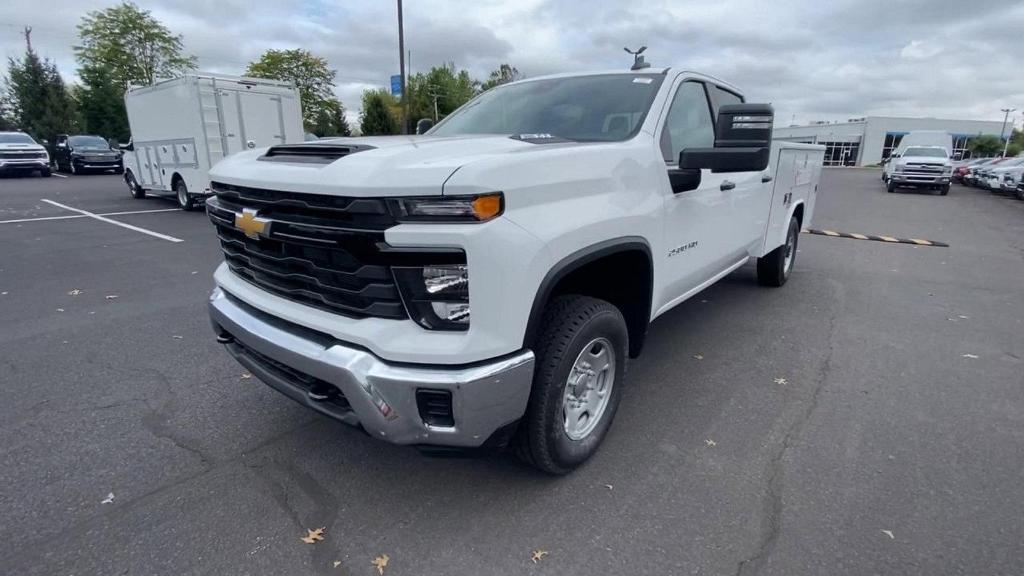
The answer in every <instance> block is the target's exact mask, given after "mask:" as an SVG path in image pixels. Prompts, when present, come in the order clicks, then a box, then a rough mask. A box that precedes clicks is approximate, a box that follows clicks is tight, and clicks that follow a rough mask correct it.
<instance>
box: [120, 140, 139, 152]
mask: <svg viewBox="0 0 1024 576" xmlns="http://www.w3.org/2000/svg"><path fill="white" fill-rule="evenodd" d="M118 149H119V150H121V151H122V152H131V151H132V150H135V146H133V145H132V143H131V142H128V143H127V144H121V145H120V146H118Z"/></svg>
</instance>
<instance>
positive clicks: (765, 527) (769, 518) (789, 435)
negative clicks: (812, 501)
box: [736, 282, 843, 576]
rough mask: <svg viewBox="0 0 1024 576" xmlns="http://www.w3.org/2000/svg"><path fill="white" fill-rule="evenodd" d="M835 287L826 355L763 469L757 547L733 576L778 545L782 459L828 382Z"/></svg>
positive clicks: (752, 568) (757, 565)
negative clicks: (764, 481)
mask: <svg viewBox="0 0 1024 576" xmlns="http://www.w3.org/2000/svg"><path fill="white" fill-rule="evenodd" d="M833 285H834V287H836V291H837V295H836V302H837V304H836V306H833V307H832V308H831V314H830V315H829V320H828V352H827V353H826V355H825V359H824V360H823V361H822V363H821V366H820V368H819V370H818V377H817V382H815V385H814V389H813V390H812V391H811V394H810V397H809V398H808V399H807V405H806V406H805V408H804V410H803V412H801V413H800V414H798V415H797V417H796V418H795V419H794V420H793V422H791V423H790V425H789V427H788V428H787V429H786V433H785V435H784V436H783V438H782V442H781V443H779V447H778V449H777V450H776V451H775V453H774V454H773V455H772V457H771V458H770V459H769V461H768V465H767V466H766V471H767V477H768V480H767V488H766V489H765V494H764V497H763V502H764V505H763V509H762V512H761V535H760V538H759V539H758V544H757V547H756V548H755V549H754V551H753V552H752V553H751V554H750V555H748V556H747V557H745V558H743V559H742V560H740V561H739V563H738V564H737V565H736V576H750V575H753V574H757V573H758V572H759V571H760V570H761V567H762V566H763V564H764V561H765V560H766V559H767V558H768V556H769V555H771V553H772V550H773V549H774V547H775V543H776V542H777V541H778V538H779V532H780V531H781V529H782V509H783V505H782V489H783V481H784V477H783V476H784V471H783V466H784V464H783V458H784V457H785V455H786V453H787V452H788V451H789V449H790V448H791V447H792V444H793V442H794V441H795V440H796V439H797V438H798V437H799V436H800V435H801V434H802V433H803V429H804V426H805V425H806V424H807V422H808V421H809V420H810V419H811V416H812V415H813V414H814V412H815V410H817V408H818V399H819V397H820V395H821V392H822V390H824V389H825V384H826V383H827V382H828V379H829V377H830V376H831V372H832V359H833V356H834V355H835V350H836V345H835V334H836V318H837V316H838V311H837V309H838V308H839V305H840V303H841V302H842V301H843V298H842V292H843V289H842V285H841V284H839V283H837V282H833Z"/></svg>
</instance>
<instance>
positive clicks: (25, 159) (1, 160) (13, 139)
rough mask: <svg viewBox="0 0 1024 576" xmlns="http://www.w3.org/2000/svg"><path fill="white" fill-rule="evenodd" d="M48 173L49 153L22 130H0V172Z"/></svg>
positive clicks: (44, 175) (47, 174)
mask: <svg viewBox="0 0 1024 576" xmlns="http://www.w3.org/2000/svg"><path fill="white" fill-rule="evenodd" d="M33 172H39V175H40V176H43V177H46V176H49V175H50V155H49V154H48V153H47V152H46V148H44V147H43V146H42V145H41V144H39V143H38V142H36V141H35V140H33V139H32V137H31V136H29V135H28V134H25V133H24V132H0V174H31V173H33Z"/></svg>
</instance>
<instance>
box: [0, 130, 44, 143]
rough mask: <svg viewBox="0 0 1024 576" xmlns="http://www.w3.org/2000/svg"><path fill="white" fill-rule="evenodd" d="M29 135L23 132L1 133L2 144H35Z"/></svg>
mask: <svg viewBox="0 0 1024 576" xmlns="http://www.w3.org/2000/svg"><path fill="white" fill-rule="evenodd" d="M35 143H36V141H35V140H33V139H32V137H31V136H29V135H28V134H22V133H21V132H0V144H35Z"/></svg>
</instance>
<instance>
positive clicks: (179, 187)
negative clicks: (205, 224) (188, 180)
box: [174, 179, 196, 211]
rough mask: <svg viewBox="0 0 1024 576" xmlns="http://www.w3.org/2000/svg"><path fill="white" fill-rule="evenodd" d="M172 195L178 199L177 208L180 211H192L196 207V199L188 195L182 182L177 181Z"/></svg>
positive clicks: (186, 187) (186, 188)
mask: <svg viewBox="0 0 1024 576" xmlns="http://www.w3.org/2000/svg"><path fill="white" fill-rule="evenodd" d="M174 194H175V195H176V196H177V197H178V206H180V207H181V209H182V210H186V211H187V210H192V209H193V208H195V207H196V199H195V198H193V197H192V195H191V194H189V193H188V186H185V181H184V180H181V179H179V180H178V182H177V184H175V185H174Z"/></svg>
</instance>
